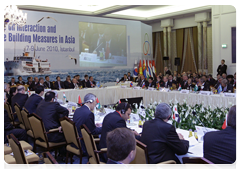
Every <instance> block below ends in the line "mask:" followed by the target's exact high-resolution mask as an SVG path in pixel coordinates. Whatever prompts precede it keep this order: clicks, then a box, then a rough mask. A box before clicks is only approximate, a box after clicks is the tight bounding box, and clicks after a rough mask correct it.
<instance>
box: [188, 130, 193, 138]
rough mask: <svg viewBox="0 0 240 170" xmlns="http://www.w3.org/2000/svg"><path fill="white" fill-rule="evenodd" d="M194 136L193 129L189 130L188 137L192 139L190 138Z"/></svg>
mask: <svg viewBox="0 0 240 170" xmlns="http://www.w3.org/2000/svg"><path fill="white" fill-rule="evenodd" d="M192 136H193V134H192V129H189V136H188V137H189V138H190V137H192Z"/></svg>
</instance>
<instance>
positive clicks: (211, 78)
mask: <svg viewBox="0 0 240 170" xmlns="http://www.w3.org/2000/svg"><path fill="white" fill-rule="evenodd" d="M207 82H208V83H209V85H210V86H212V87H214V86H215V84H216V80H215V79H214V78H213V77H212V75H211V74H209V75H208V79H207Z"/></svg>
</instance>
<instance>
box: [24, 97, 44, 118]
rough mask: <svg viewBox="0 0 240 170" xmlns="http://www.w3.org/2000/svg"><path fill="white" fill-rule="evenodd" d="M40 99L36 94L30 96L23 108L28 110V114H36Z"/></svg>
mask: <svg viewBox="0 0 240 170" xmlns="http://www.w3.org/2000/svg"><path fill="white" fill-rule="evenodd" d="M42 99H43V98H42V97H41V96H39V95H37V94H32V95H31V96H30V97H29V98H28V99H27V101H26V103H25V104H24V107H25V108H26V109H27V110H28V112H29V113H30V114H32V113H36V109H37V106H38V104H39V103H40V102H41V101H42Z"/></svg>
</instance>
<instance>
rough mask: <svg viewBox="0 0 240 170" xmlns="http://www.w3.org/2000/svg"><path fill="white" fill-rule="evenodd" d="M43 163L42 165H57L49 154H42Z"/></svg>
mask: <svg viewBox="0 0 240 170" xmlns="http://www.w3.org/2000/svg"><path fill="white" fill-rule="evenodd" d="M42 154H43V162H44V164H58V162H57V161H56V159H54V157H53V156H52V155H51V154H50V153H49V152H43V153H42Z"/></svg>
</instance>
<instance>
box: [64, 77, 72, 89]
mask: <svg viewBox="0 0 240 170" xmlns="http://www.w3.org/2000/svg"><path fill="white" fill-rule="evenodd" d="M64 87H65V89H73V83H72V81H71V80H70V77H68V76H67V77H66V81H64Z"/></svg>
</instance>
